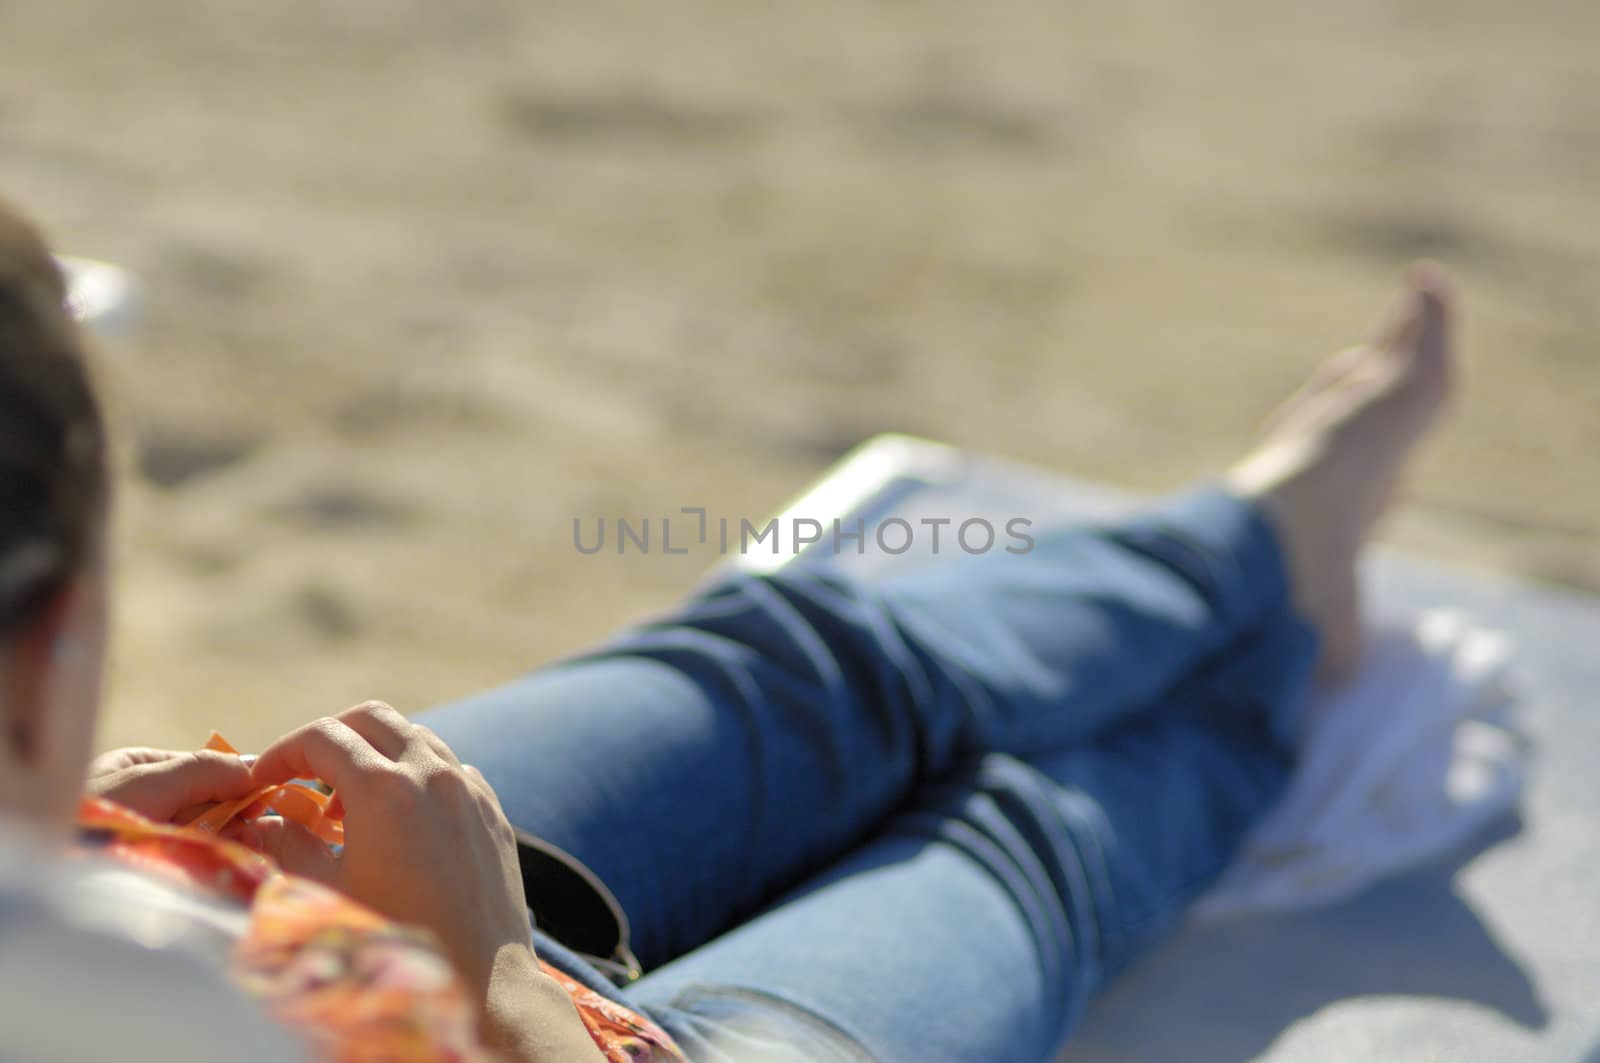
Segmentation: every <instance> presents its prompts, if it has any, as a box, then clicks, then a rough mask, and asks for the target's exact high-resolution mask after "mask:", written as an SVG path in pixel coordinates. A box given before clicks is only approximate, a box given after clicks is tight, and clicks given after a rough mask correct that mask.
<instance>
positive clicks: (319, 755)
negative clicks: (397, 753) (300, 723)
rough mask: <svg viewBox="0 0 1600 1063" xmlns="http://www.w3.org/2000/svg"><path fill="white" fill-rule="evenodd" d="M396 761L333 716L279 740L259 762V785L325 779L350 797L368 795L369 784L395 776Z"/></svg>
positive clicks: (257, 768)
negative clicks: (294, 780)
mask: <svg viewBox="0 0 1600 1063" xmlns="http://www.w3.org/2000/svg"><path fill="white" fill-rule="evenodd" d="M394 770H395V765H394V762H393V761H392V760H390V759H389V758H388V757H385V756H384V755H383V754H382V753H380V752H378V750H376V749H374V748H373V747H372V744H371V743H370V742H368V741H367V740H366V739H365V738H362V737H361V736H360V735H359V734H357V733H356V732H355V731H353V730H351V729H350V727H349V726H347V725H346V724H345V723H344V722H343V721H341V720H336V719H334V718H333V717H331V716H325V717H323V718H322V719H320V720H314V721H312V722H311V723H308V724H306V725H305V726H304V727H300V728H297V729H295V730H293V731H290V732H289V733H288V734H286V735H284V736H283V737H282V738H280V739H278V740H277V741H276V742H274V743H272V745H270V746H268V747H267V748H266V749H265V750H263V751H262V753H261V755H260V756H259V757H258V758H257V759H256V763H255V769H254V778H255V783H256V785H257V786H269V785H273V784H276V783H283V782H288V781H289V780H291V779H321V780H322V781H324V782H326V783H328V784H329V785H331V786H332V787H333V788H334V789H336V790H340V791H343V792H344V793H345V794H346V795H347V796H349V795H356V794H360V793H362V792H364V791H365V790H366V789H367V787H368V786H369V784H370V783H371V782H372V781H373V780H375V779H377V778H380V777H385V776H388V775H390V774H392V773H393V772H394Z"/></svg>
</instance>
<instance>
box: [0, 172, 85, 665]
mask: <svg viewBox="0 0 1600 1063" xmlns="http://www.w3.org/2000/svg"><path fill="white" fill-rule="evenodd" d="M108 491H109V472H108V460H107V446H106V430H105V419H104V417H103V416H102V414H101V410H100V403H99V400H98V399H97V398H96V397H95V391H94V386H93V384H92V382H91V381H90V379H89V367H88V362H87V359H86V357H85V348H84V343H83V338H82V336H81V334H80V332H79V330H78V326H77V323H76V322H75V321H74V320H73V318H72V314H71V312H70V311H69V310H68V309H67V306H66V284H65V282H64V281H63V280H62V276H61V271H60V270H59V269H58V268H57V267H56V263H55V260H54V259H53V258H52V257H51V255H50V249H49V248H48V247H46V246H45V242H44V240H43V238H41V237H40V235H39V233H38V231H37V230H35V229H34V227H33V226H32V225H30V224H29V223H28V222H27V221H25V220H24V219H23V218H22V216H21V215H19V214H18V213H17V212H16V211H15V210H13V209H11V208H10V207H9V206H8V205H7V204H6V203H5V202H4V201H3V200H0V639H4V638H9V637H11V636H12V635H14V634H15V633H16V632H17V631H18V629H20V628H22V627H23V626H24V625H26V624H27V623H28V622H30V621H31V620H33V619H34V618H35V616H36V615H37V614H38V612H39V611H40V610H41V609H43V608H44V607H45V605H46V604H47V603H48V602H49V601H50V599H51V598H52V597H53V596H54V595H55V594H56V593H57V592H59V591H60V589H61V588H62V587H63V586H64V585H65V584H66V582H67V581H68V580H69V579H70V578H71V577H72V576H73V574H74V573H76V572H77V571H78V570H79V569H80V568H81V567H82V566H83V565H84V564H85V563H86V562H87V561H88V560H90V555H91V554H92V552H93V551H94V550H95V549H96V548H97V544H98V543H99V539H100V528H101V525H102V523H103V518H104V514H105V511H106V504H107V501H108V498H107V496H108Z"/></svg>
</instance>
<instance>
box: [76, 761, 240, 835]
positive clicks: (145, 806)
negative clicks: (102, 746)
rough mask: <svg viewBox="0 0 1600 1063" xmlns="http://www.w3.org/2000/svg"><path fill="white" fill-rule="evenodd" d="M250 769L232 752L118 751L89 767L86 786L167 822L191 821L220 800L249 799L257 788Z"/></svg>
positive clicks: (97, 793) (101, 794)
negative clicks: (182, 814)
mask: <svg viewBox="0 0 1600 1063" xmlns="http://www.w3.org/2000/svg"><path fill="white" fill-rule="evenodd" d="M254 786H255V783H254V781H253V779H252V777H251V775H250V766H249V764H248V763H247V762H245V761H242V760H240V759H239V758H238V757H236V756H234V755H233V754H232V753H218V752H216V751H215V750H210V749H202V750H200V751H198V752H193V753H180V752H178V751H176V750H171V749H145V748H132V749H114V750H112V751H111V752H109V753H102V754H101V755H100V756H98V757H96V758H95V759H94V760H93V762H91V763H90V765H89V777H88V780H87V781H86V782H85V784H84V788H85V789H86V790H87V791H88V792H89V793H90V794H91V795H93V796H95V797H105V798H109V799H110V800H112V801H115V802H117V803H118V804H121V805H126V806H127V807H129V808H131V809H133V810H134V811H135V812H138V813H139V814H141V815H144V816H148V817H149V818H150V819H153V820H158V821H160V822H163V823H168V822H172V821H173V820H174V819H186V818H188V816H187V815H185V816H181V817H180V816H179V813H189V812H195V813H198V812H199V811H200V810H201V809H202V808H204V807H205V806H206V805H208V804H211V803H212V802H215V801H231V800H233V799H234V798H237V797H243V796H244V795H245V794H247V793H249V792H250V791H251V789H252V788H254Z"/></svg>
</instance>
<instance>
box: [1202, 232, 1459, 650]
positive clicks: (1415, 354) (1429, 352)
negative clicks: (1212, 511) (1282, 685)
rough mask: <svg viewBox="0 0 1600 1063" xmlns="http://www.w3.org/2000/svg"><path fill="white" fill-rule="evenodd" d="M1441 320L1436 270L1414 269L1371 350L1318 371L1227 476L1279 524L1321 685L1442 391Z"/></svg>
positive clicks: (1442, 293)
mask: <svg viewBox="0 0 1600 1063" xmlns="http://www.w3.org/2000/svg"><path fill="white" fill-rule="evenodd" d="M1450 319H1451V308H1450V293H1449V287H1448V284H1447V283H1446V281H1445V278H1444V275H1443V273H1442V272H1440V270H1439V269H1438V268H1437V267H1436V266H1432V265H1426V264H1424V265H1419V266H1416V267H1413V268H1412V270H1411V274H1410V279H1409V287H1408V290H1407V291H1406V294H1405V297H1404V300H1403V302H1402V305H1401V307H1400V308H1399V310H1398V312H1397V313H1396V314H1395V317H1394V320H1393V321H1392V322H1391V323H1390V325H1389V326H1388V328H1387V329H1386V330H1385V331H1384V333H1383V335H1382V337H1381V338H1380V339H1379V340H1378V342H1377V343H1375V344H1372V345H1370V346H1366V347H1356V348H1352V349H1350V350H1348V351H1344V352H1342V353H1340V354H1338V355H1336V356H1335V357H1334V358H1333V359H1331V360H1330V361H1328V362H1327V363H1325V364H1324V365H1323V367H1322V369H1320V370H1319V371H1318V372H1317V373H1316V374H1315V375H1314V376H1313V377H1312V379H1311V382H1310V383H1309V384H1307V385H1306V387H1305V388H1303V389H1302V390H1301V391H1300V392H1299V393H1298V394H1296V395H1295V396H1294V397H1293V398H1291V399H1290V400H1289V402H1288V403H1286V404H1285V405H1284V406H1283V408H1282V409H1281V410H1279V411H1278V413H1277V414H1276V415H1275V416H1274V417H1273V418H1272V420H1271V421H1270V422H1269V424H1268V427H1267V431H1266V433H1265V435H1264V436H1263V438H1262V440H1261V443H1260V444H1259V445H1258V446H1257V447H1256V449H1255V450H1253V451H1251V452H1250V453H1249V454H1248V455H1246V456H1245V458H1244V460H1243V461H1241V462H1240V463H1239V464H1238V465H1236V466H1235V467H1234V468H1233V469H1232V470H1230V471H1229V473H1228V476H1227V483H1228V485H1229V487H1230V488H1231V489H1233V490H1234V491H1236V492H1238V493H1239V494H1241V495H1245V496H1248V497H1252V498H1257V499H1259V500H1260V501H1261V502H1262V503H1263V505H1264V506H1265V508H1266V511H1267V513H1268V515H1269V517H1270V518H1271V520H1272V521H1273V523H1274V524H1275V525H1276V526H1277V529H1278V532H1279V534H1280V536H1281V537H1282V539H1283V542H1284V547H1285V552H1286V553H1287V555H1288V565H1289V578H1290V584H1291V586H1292V588H1293V594H1294V600H1295V606H1296V608H1297V609H1298V610H1299V611H1300V612H1301V614H1302V615H1303V616H1305V617H1306V619H1307V620H1309V621H1310V622H1311V623H1313V624H1315V625H1316V626H1317V627H1318V629H1319V630H1320V631H1321V634H1322V637H1323V657H1322V661H1321V670H1322V673H1323V675H1324V677H1325V678H1329V679H1334V680H1337V679H1340V678H1343V677H1345V676H1347V675H1348V674H1349V673H1350V672H1351V670H1352V669H1353V667H1354V665H1355V663H1356V660H1357V659H1358V658H1359V656H1360V653H1361V606H1360V594H1359V591H1358V588H1357V583H1356V559H1357V557H1358V556H1359V555H1360V553H1361V550H1362V547H1363V546H1364V545H1365V544H1366V542H1367V539H1368V538H1369V537H1370V536H1371V534H1372V527H1373V525H1374V524H1376V523H1377V520H1378V518H1379V517H1380V516H1381V515H1382V513H1383V511H1384V508H1385V506H1386V505H1387V504H1388V501H1389V498H1390V496H1391V495H1392V494H1393V492H1394V489H1395V485H1396V482H1397V481H1398V479H1399V476H1400V473H1401V470H1402V469H1403V468H1404V466H1405V463H1406V460H1407V458H1409V457H1410V455H1411V452H1412V450H1413V448H1414V447H1415V446H1416V444H1417V443H1418V441H1419V440H1421V438H1422V436H1423V435H1424V433H1426V431H1427V429H1428V427H1429V426H1430V425H1431V424H1432V423H1433V421H1434V419H1435V417H1436V416H1437V415H1438V413H1439V411H1440V409H1441V408H1442V407H1443V406H1444V403H1445V399H1446V398H1447V397H1448V395H1449V392H1450V385H1451V378H1452V376H1453V375H1454V361H1455V354H1454V351H1453V349H1452V341H1451V320H1450Z"/></svg>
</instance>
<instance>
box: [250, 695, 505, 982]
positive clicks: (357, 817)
mask: <svg viewBox="0 0 1600 1063" xmlns="http://www.w3.org/2000/svg"><path fill="white" fill-rule="evenodd" d="M297 778H318V779H321V780H323V781H324V782H327V783H328V784H330V785H331V786H332V787H333V789H334V807H333V808H332V811H334V812H338V811H340V809H341V808H342V811H343V815H344V827H345V844H344V849H343V852H342V853H341V854H340V855H337V856H335V855H334V854H333V853H332V852H330V851H329V849H328V848H327V846H326V845H324V844H323V843H322V841H321V840H319V839H318V838H317V837H316V836H315V835H313V834H311V832H309V831H307V830H305V829H304V828H302V827H300V826H299V825H298V824H295V823H291V822H287V821H284V820H273V819H263V820H258V821H256V822H255V823H254V824H253V827H254V828H255V829H256V830H257V831H259V832H260V834H259V836H260V839H261V842H262V845H263V847H264V848H265V849H266V850H267V851H268V852H269V853H271V854H272V855H273V856H274V857H276V858H277V860H278V862H279V863H280V864H281V865H282V866H283V868H284V870H286V871H290V872H293V873H295V874H299V875H304V876H306V877H308V878H314V879H317V880H319V881H321V882H324V883H326V884H327V885H330V886H332V887H333V888H335V889H337V890H339V891H340V892H341V893H345V894H347V895H349V896H350V897H353V898H355V899H356V900H358V901H361V902H362V903H364V904H366V905H368V906H369V907H372V908H375V909H377V910H378V911H380V912H382V913H383V914H384V915H387V916H389V917H390V918H391V919H395V920H397V921H399V922H403V923H411V924H414V925H417V926H422V927H425V928H426V929H429V930H431V931H433V932H434V933H435V934H437V935H438V937H439V940H440V941H441V942H442V943H443V945H444V947H445V950H446V952H447V953H448V954H449V956H450V958H451V959H452V960H453V961H454V963H455V964H456V966H457V968H458V969H459V970H460V971H461V973H462V975H463V977H464V978H466V979H467V981H468V983H469V984H470V985H472V986H473V988H474V989H475V990H476V991H477V992H479V993H480V999H482V997H481V994H485V993H487V991H488V988H489V984H490V982H491V976H493V975H494V974H495V972H496V969H497V968H500V969H505V968H507V967H508V966H510V967H515V968H519V969H526V968H527V967H528V966H529V964H530V961H532V959H533V950H532V944H531V931H530V927H529V923H528V909H527V903H526V901H525V899H524V897H523V892H522V873H521V870H520V869H519V866H518V863H517V847H516V838H515V836H514V835H513V833H512V830H511V825H510V824H509V823H508V822H507V821H506V817H505V813H503V812H502V811H501V810H500V801H499V799H498V798H497V797H496V796H495V793H494V791H493V790H492V789H490V787H489V784H488V783H487V782H485V781H484V778H483V776H482V775H480V774H479V773H478V772H477V770H476V769H474V768H470V767H464V766H462V764H461V762H460V761H459V760H457V759H456V756H455V754H454V753H452V752H451V751H450V747H449V746H447V745H445V743H444V741H443V740H442V739H440V738H439V736H438V735H435V734H434V733H433V732H432V731H429V730H428V729H427V728H426V727H419V726H417V725H416V724H414V723H411V722H410V721H409V720H407V719H406V718H405V717H404V716H402V715H400V713H398V712H396V711H395V710H394V709H392V708H390V707H389V706H388V705H385V704H383V703H382V702H377V701H371V702H367V703H366V704H364V705H358V706H356V707H355V708H353V709H350V710H348V711H346V712H344V713H341V714H340V715H339V716H337V717H328V718H325V719H321V720H317V721H316V722H314V723H310V724H307V725H306V726H304V727H301V728H300V729H298V730H296V731H293V732H291V733H290V734H288V735H285V736H284V737H283V738H280V739H279V740H278V741H276V742H274V743H273V744H272V745H271V746H269V747H268V748H267V749H266V750H264V751H263V752H262V753H261V756H260V757H259V759H257V761H256V763H255V767H254V783H255V785H257V786H264V785H268V784H272V783H281V782H287V781H288V780H290V779H297Z"/></svg>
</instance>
